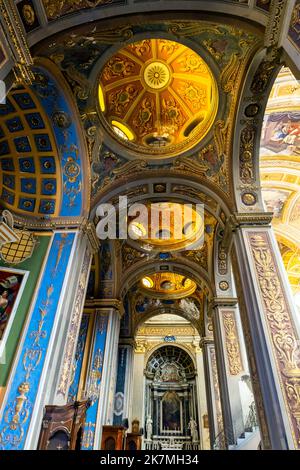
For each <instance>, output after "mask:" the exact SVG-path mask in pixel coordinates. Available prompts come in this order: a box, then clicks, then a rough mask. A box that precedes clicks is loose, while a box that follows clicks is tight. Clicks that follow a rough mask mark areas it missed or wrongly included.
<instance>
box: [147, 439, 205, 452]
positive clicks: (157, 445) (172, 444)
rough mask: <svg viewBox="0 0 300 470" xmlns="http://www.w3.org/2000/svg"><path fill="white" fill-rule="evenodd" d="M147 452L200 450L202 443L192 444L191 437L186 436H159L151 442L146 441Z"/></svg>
mask: <svg viewBox="0 0 300 470" xmlns="http://www.w3.org/2000/svg"><path fill="white" fill-rule="evenodd" d="M144 447H145V450H168V449H173V450H199V449H200V443H198V442H197V443H196V442H192V441H191V438H190V437H185V436H174V437H173V436H172V437H165V436H157V437H155V438H153V439H151V440H145V441H144Z"/></svg>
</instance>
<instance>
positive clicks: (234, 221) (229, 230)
mask: <svg viewBox="0 0 300 470" xmlns="http://www.w3.org/2000/svg"><path fill="white" fill-rule="evenodd" d="M272 219H273V212H235V213H233V214H231V215H230V216H229V217H228V218H227V220H226V224H225V230H224V235H223V239H222V241H221V246H222V248H224V249H229V247H230V245H231V242H232V234H233V233H234V232H236V231H237V229H239V228H241V227H255V226H256V227H257V226H264V227H269V226H270V225H271V222H272Z"/></svg>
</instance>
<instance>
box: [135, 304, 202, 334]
mask: <svg viewBox="0 0 300 470" xmlns="http://www.w3.org/2000/svg"><path fill="white" fill-rule="evenodd" d="M166 313H167V314H171V315H177V316H178V317H181V318H184V319H185V320H187V321H189V322H190V323H191V325H192V326H193V327H194V328H196V330H197V331H198V333H199V335H200V336H201V335H202V333H203V331H204V325H203V324H202V323H203V321H202V318H201V312H199V318H197V319H193V318H190V317H189V316H188V315H187V313H186V312H185V311H184V310H183V309H182V308H178V307H177V306H175V307H174V305H166V306H163V307H159V308H153V309H149V311H147V312H146V313H145V314H144V315H141V316H140V317H139V318H138V319H137V321H136V322H135V325H134V331H133V334H134V336H136V335H137V334H138V329H139V328H140V327H141V326H142V325H143V323H145V322H146V321H147V320H149V319H150V318H153V317H156V316H159V315H162V314H166Z"/></svg>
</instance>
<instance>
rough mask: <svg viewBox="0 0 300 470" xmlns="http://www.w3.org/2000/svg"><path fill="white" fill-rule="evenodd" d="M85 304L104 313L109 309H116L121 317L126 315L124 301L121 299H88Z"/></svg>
mask: <svg viewBox="0 0 300 470" xmlns="http://www.w3.org/2000/svg"><path fill="white" fill-rule="evenodd" d="M85 306H86V307H87V308H92V309H95V310H97V311H99V312H102V313H106V312H107V310H109V309H114V310H116V312H118V314H119V316H120V318H122V316H123V315H124V306H123V302H121V300H119V299H89V300H87V301H86V304H85Z"/></svg>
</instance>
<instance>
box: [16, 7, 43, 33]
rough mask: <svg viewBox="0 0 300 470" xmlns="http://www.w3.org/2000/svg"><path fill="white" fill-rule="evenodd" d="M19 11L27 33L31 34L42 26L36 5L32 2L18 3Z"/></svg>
mask: <svg viewBox="0 0 300 470" xmlns="http://www.w3.org/2000/svg"><path fill="white" fill-rule="evenodd" d="M17 9H18V12H19V15H20V17H21V20H22V22H23V25H24V28H25V31H26V33H30V32H31V31H33V30H35V29H36V28H38V27H39V26H40V22H39V19H38V16H37V14H36V10H35V5H34V3H33V1H32V0H23V1H21V2H19V3H17Z"/></svg>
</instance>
